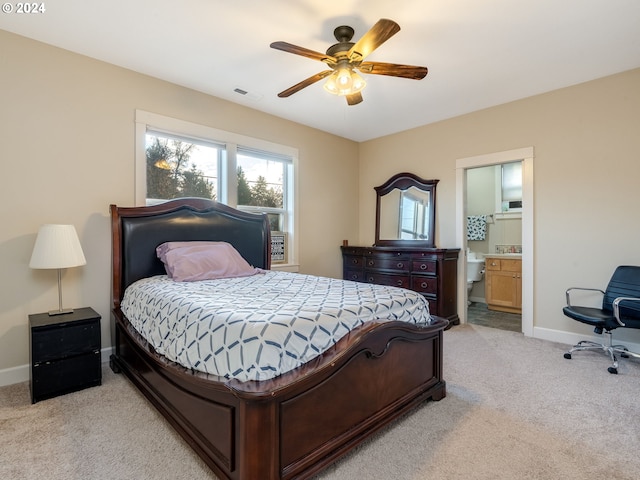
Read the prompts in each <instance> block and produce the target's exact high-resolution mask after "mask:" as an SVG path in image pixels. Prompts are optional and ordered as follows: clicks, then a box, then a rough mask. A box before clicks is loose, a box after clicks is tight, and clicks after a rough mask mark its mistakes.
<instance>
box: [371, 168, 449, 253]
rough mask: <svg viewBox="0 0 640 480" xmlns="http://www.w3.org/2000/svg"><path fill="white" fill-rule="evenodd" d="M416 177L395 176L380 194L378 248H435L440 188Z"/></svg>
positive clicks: (381, 186) (378, 202)
mask: <svg viewBox="0 0 640 480" xmlns="http://www.w3.org/2000/svg"><path fill="white" fill-rule="evenodd" d="M437 184H438V180H423V179H422V178H420V177H418V176H416V175H414V174H412V173H399V174H397V175H394V176H393V177H391V178H390V179H389V180H387V181H386V182H385V183H384V184H382V185H380V186H379V187H374V189H375V191H376V197H377V198H376V243H375V245H376V246H384V245H389V246H406V247H418V246H419V247H434V245H435V211H436V185H437Z"/></svg>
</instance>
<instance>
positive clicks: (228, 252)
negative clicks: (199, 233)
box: [156, 242, 262, 282]
mask: <svg viewBox="0 0 640 480" xmlns="http://www.w3.org/2000/svg"><path fill="white" fill-rule="evenodd" d="M156 253H157V255H158V258H160V260H162V262H163V263H164V266H165V270H166V271H167V275H169V277H170V278H172V279H173V280H175V281H177V282H195V281H197V280H214V279H216V278H234V277H248V276H250V275H255V274H256V273H261V272H262V270H261V269H259V268H254V267H252V266H251V265H249V264H248V263H247V261H246V260H245V259H244V258H242V255H240V254H239V253H238V251H237V250H236V249H235V248H233V246H231V245H230V244H229V243H226V242H167V243H163V244H162V245H160V246H159V247H158V248H156Z"/></svg>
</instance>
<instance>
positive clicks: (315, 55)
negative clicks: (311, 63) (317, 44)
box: [270, 42, 337, 64]
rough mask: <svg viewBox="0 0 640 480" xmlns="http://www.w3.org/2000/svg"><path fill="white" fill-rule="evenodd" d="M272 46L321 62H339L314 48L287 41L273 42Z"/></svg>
mask: <svg viewBox="0 0 640 480" xmlns="http://www.w3.org/2000/svg"><path fill="white" fill-rule="evenodd" d="M270 47H271V48H275V49H276V50H282V51H283V52H288V53H293V54H295V55H301V56H303V57H307V58H311V59H312V60H320V61H321V62H323V61H324V62H326V61H329V62H333V63H334V64H335V63H336V62H337V60H336V59H335V58H334V57H332V56H331V55H327V54H326V53H320V52H316V51H314V50H309V49H308V48H304V47H299V46H297V45H293V44H291V43H287V42H273V43H272V44H271V45H270Z"/></svg>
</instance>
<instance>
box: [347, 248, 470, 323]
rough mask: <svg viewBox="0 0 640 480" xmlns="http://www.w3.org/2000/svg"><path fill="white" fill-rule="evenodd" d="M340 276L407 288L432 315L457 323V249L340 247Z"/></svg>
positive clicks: (458, 320) (458, 321) (358, 280)
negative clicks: (424, 302)
mask: <svg viewBox="0 0 640 480" xmlns="http://www.w3.org/2000/svg"><path fill="white" fill-rule="evenodd" d="M341 249H342V265H343V278H344V279H345V280H354V281H356V282H364V283H377V284H380V285H392V286H396V287H402V288H408V289H410V290H414V291H416V292H419V293H421V294H422V295H424V296H425V298H426V299H427V300H428V302H429V311H430V313H431V314H432V315H436V316H438V317H444V318H446V319H447V320H449V321H450V322H451V323H452V324H454V325H457V324H458V323H460V318H459V317H458V308H457V307H458V305H457V283H458V282H457V277H458V254H459V253H460V249H459V248H415V247H386V246H384V247H351V246H342V247H341Z"/></svg>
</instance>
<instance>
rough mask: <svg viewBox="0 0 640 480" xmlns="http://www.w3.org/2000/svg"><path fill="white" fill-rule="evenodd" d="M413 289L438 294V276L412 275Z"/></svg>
mask: <svg viewBox="0 0 640 480" xmlns="http://www.w3.org/2000/svg"><path fill="white" fill-rule="evenodd" d="M411 290H415V291H416V292H420V293H431V294H433V295H437V294H438V278H437V277H427V276H424V277H423V276H418V275H415V276H413V277H411Z"/></svg>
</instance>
